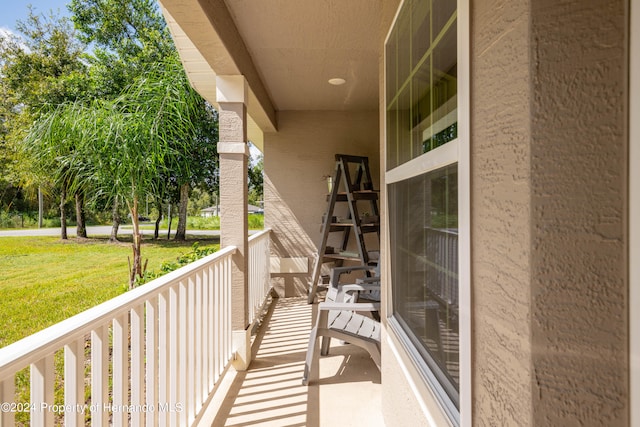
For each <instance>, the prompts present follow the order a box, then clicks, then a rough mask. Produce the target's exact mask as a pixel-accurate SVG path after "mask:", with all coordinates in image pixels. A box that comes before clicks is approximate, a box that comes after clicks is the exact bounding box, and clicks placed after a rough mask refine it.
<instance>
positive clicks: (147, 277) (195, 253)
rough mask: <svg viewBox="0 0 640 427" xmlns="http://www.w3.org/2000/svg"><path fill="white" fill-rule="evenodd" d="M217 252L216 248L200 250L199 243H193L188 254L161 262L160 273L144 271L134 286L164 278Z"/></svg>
mask: <svg viewBox="0 0 640 427" xmlns="http://www.w3.org/2000/svg"><path fill="white" fill-rule="evenodd" d="M217 250H218V246H216V247H209V248H205V249H200V243H198V242H195V243H194V244H193V245H191V251H190V252H187V253H185V254H182V255H180V256H178V257H177V258H176V260H175V261H165V262H163V263H162V264H161V265H160V271H145V273H144V277H143V278H142V279H138V280H137V281H136V286H140V285H144V284H145V283H147V282H150V281H151V280H153V279H156V278H158V277H160V276H164V275H165V274H167V273H170V272H172V271H174V270H177V269H179V268H180V267H184V266H185V265H187V264H189V263H192V262H194V261H197V260H199V259H200V258H204V257H206V256H207V255H211V254H212V253H214V252H216V251H217Z"/></svg>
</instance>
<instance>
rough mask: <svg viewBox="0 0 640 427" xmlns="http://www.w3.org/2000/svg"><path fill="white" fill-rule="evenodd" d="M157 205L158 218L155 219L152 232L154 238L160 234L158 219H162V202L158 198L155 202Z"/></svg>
mask: <svg viewBox="0 0 640 427" xmlns="http://www.w3.org/2000/svg"><path fill="white" fill-rule="evenodd" d="M157 207H158V219H156V229H155V231H154V232H153V239H154V240H157V239H158V236H159V235H160V221H162V202H161V201H160V200H158V202H157Z"/></svg>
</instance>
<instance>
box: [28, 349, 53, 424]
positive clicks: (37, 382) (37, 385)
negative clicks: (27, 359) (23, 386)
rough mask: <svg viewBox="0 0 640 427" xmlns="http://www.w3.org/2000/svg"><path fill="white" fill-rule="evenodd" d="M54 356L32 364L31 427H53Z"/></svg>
mask: <svg viewBox="0 0 640 427" xmlns="http://www.w3.org/2000/svg"><path fill="white" fill-rule="evenodd" d="M53 370H54V367H53V354H51V355H49V356H46V357H44V358H42V359H40V360H38V361H37V362H35V363H32V364H31V405H32V408H31V425H32V426H34V427H39V426H51V425H53V420H54V418H53V411H51V410H50V408H51V405H53V381H54V371H53Z"/></svg>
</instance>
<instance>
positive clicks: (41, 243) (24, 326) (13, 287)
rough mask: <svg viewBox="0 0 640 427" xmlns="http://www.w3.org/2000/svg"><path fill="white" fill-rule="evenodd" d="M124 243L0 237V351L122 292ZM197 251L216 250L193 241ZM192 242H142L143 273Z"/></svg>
mask: <svg viewBox="0 0 640 427" xmlns="http://www.w3.org/2000/svg"><path fill="white" fill-rule="evenodd" d="M130 239H131V237H129V241H128V242H127V241H126V240H124V239H123V242H122V243H120V244H109V243H107V240H106V238H95V239H79V240H76V239H70V240H68V241H61V240H60V239H58V238H56V237H1V238H0V272H1V273H0V277H2V279H0V313H2V318H0V347H4V346H6V345H8V344H10V343H12V342H15V341H17V340H19V339H21V338H24V337H26V336H28V335H31V334H33V333H34V332H37V331H39V330H41V329H43V328H46V327H48V326H51V325H53V324H55V323H57V322H60V321H61V320H64V319H66V318H68V317H70V316H73V315H75V314H77V313H80V312H82V311H84V310H86V309H88V308H90V307H93V306H95V305H97V304H100V303H102V302H104V301H107V300H109V299H111V298H113V297H115V296H117V295H120V294H122V293H123V292H125V291H126V290H127V289H128V285H127V283H128V274H129V267H128V262H127V257H128V256H130V255H131V247H130ZM197 240H198V241H199V242H200V248H203V249H204V248H208V247H212V246H215V247H216V248H218V247H219V244H218V243H219V242H218V240H217V239H213V238H198V239H197ZM194 241H195V240H194V239H191V240H188V241H187V242H176V241H173V240H169V241H168V240H164V239H161V240H158V241H152V240H148V239H145V243H144V245H143V248H142V256H143V258H148V259H149V264H148V267H147V270H148V271H153V270H159V269H160V267H161V264H162V263H163V262H165V261H173V260H175V259H176V258H177V257H178V256H180V255H182V254H184V253H187V252H189V251H190V249H191V245H192V244H193V242H194Z"/></svg>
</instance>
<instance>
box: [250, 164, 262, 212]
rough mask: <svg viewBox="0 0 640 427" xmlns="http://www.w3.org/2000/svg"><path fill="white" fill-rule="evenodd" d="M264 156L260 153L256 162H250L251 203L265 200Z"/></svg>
mask: <svg viewBox="0 0 640 427" xmlns="http://www.w3.org/2000/svg"><path fill="white" fill-rule="evenodd" d="M263 172H264V156H263V155H262V154H260V155H259V156H258V160H257V162H256V163H255V164H253V165H252V164H249V203H251V204H255V205H257V204H258V203H259V202H261V201H263V200H264V177H263V175H264V174H263Z"/></svg>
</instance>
